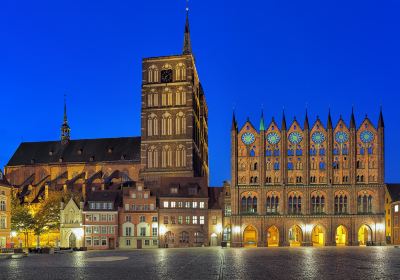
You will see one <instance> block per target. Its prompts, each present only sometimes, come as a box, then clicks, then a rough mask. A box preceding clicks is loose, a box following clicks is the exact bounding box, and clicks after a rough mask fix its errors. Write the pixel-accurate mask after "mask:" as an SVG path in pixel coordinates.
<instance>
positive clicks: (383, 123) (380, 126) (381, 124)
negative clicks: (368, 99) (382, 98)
mask: <svg viewBox="0 0 400 280" xmlns="http://www.w3.org/2000/svg"><path fill="white" fill-rule="evenodd" d="M384 127H385V122H384V121H383V113H382V106H381V110H380V112H379V120H378V128H384Z"/></svg>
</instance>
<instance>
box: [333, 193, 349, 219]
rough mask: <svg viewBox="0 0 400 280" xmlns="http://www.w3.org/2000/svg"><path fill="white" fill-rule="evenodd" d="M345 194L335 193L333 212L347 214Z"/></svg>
mask: <svg viewBox="0 0 400 280" xmlns="http://www.w3.org/2000/svg"><path fill="white" fill-rule="evenodd" d="M347 209H348V206H347V195H345V194H339V195H335V214H336V215H340V214H347Z"/></svg>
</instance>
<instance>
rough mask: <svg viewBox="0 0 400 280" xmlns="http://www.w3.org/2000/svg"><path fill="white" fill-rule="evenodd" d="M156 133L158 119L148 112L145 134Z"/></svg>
mask: <svg viewBox="0 0 400 280" xmlns="http://www.w3.org/2000/svg"><path fill="white" fill-rule="evenodd" d="M153 135H158V119H157V116H156V115H155V114H153V113H152V114H150V115H149V117H148V118H147V136H153Z"/></svg>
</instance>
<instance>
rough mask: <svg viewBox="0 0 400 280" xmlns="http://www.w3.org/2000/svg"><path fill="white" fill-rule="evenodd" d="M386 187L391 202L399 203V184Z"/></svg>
mask: <svg viewBox="0 0 400 280" xmlns="http://www.w3.org/2000/svg"><path fill="white" fill-rule="evenodd" d="M386 187H387V189H388V192H389V195H390V197H391V198H392V201H393V202H395V201H400V184H387V185H386Z"/></svg>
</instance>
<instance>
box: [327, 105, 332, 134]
mask: <svg viewBox="0 0 400 280" xmlns="http://www.w3.org/2000/svg"><path fill="white" fill-rule="evenodd" d="M328 129H332V117H331V108H329V112H328Z"/></svg>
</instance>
